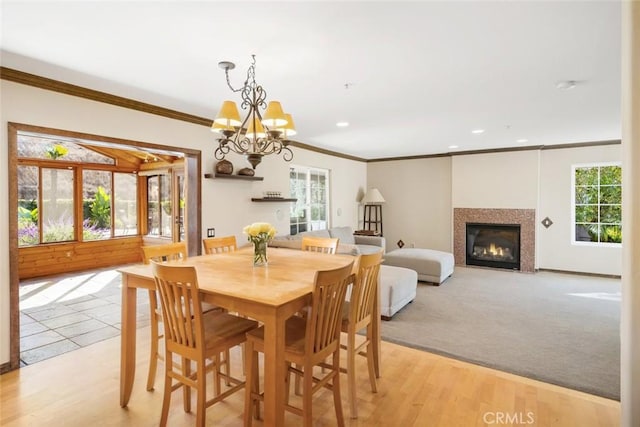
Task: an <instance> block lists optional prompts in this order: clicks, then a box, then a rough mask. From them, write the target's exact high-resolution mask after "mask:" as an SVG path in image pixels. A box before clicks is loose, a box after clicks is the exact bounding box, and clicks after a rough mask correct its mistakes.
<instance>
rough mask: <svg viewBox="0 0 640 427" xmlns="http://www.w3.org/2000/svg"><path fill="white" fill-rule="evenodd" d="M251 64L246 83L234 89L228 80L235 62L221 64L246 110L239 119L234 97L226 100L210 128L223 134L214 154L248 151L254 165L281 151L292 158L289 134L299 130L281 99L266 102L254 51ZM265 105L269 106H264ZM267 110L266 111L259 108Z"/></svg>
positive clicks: (247, 153)
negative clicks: (258, 77) (283, 106)
mask: <svg viewBox="0 0 640 427" xmlns="http://www.w3.org/2000/svg"><path fill="white" fill-rule="evenodd" d="M251 57H252V62H251V66H250V67H249V69H248V70H247V79H246V80H245V82H244V84H243V86H242V87H241V88H239V89H234V88H233V86H232V85H231V82H230V81H229V70H233V69H234V68H235V64H234V63H233V62H228V61H223V62H220V63H219V64H218V66H219V67H220V68H222V69H223V70H224V72H225V76H226V79H227V86H229V88H230V89H231V90H232V91H233V92H240V97H241V98H242V103H241V104H240V107H241V108H242V109H243V110H247V115H246V116H245V118H244V120H240V114H239V112H238V107H237V106H236V103H235V102H233V101H224V102H223V103H222V106H221V107H220V110H219V111H218V115H217V116H216V118H215V120H214V121H213V124H212V125H211V130H212V131H213V132H217V133H220V134H222V137H220V138H218V147H217V148H216V150H215V153H214V156H215V158H216V159H218V160H222V159H224V157H225V156H226V155H227V154H229V153H230V152H232V151H233V152H234V153H237V154H242V155H245V156H246V158H247V160H248V161H249V163H250V164H251V166H252V167H253V169H255V168H256V166H257V165H258V164H259V163H260V162H261V161H262V157H264V156H267V155H270V154H282V158H283V159H284V160H285V161H287V162H289V161H291V160H292V159H293V152H292V151H291V149H290V148H289V143H290V142H291V141H290V140H289V137H291V136H293V135H295V134H296V130H295V126H294V124H293V119H292V118H291V114H287V113H284V111H283V110H282V106H281V105H280V102H278V101H270V102H269V103H268V104H267V102H266V98H267V92H266V91H265V90H264V89H263V88H262V86H260V85H258V84H257V83H256V79H255V77H256V76H255V74H256V57H255V55H251ZM265 108H266V110H265ZM261 109H262V110H265V111H264V115H263V114H262V113H261V111H260V110H261Z"/></svg>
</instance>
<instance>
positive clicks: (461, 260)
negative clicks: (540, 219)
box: [453, 208, 536, 273]
mask: <svg viewBox="0 0 640 427" xmlns="http://www.w3.org/2000/svg"><path fill="white" fill-rule="evenodd" d="M467 224H488V225H504V224H515V225H519V226H520V244H519V245H518V246H517V248H518V256H519V259H520V263H519V270H520V271H521V272H524V273H533V272H534V271H535V259H536V257H535V253H536V231H535V230H536V211H535V209H489V208H453V256H454V258H455V260H456V265H467V253H466V252H467ZM489 247H491V246H489ZM508 268H510V269H511V268H516V269H518V267H517V266H514V267H508Z"/></svg>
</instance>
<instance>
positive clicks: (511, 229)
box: [466, 223, 520, 270]
mask: <svg viewBox="0 0 640 427" xmlns="http://www.w3.org/2000/svg"><path fill="white" fill-rule="evenodd" d="M466 236H467V239H466V264H467V265H478V266H483V267H494V268H506V269H510V270H520V225H519V224H484V223H466Z"/></svg>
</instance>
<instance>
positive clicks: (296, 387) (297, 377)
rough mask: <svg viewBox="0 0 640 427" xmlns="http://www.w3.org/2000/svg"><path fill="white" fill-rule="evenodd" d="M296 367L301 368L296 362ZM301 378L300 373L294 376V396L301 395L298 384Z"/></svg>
mask: <svg viewBox="0 0 640 427" xmlns="http://www.w3.org/2000/svg"><path fill="white" fill-rule="evenodd" d="M296 369H298V370H302V369H301V368H300V365H298V364H296ZM301 380H302V379H301V378H300V375H295V376H294V381H295V386H294V392H295V393H296V396H302V386H301V385H300V381H301Z"/></svg>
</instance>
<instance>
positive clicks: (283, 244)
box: [269, 237, 302, 249]
mask: <svg viewBox="0 0 640 427" xmlns="http://www.w3.org/2000/svg"><path fill="white" fill-rule="evenodd" d="M269 246H270V247H272V248H287V249H302V239H286V238H278V237H275V238H273V239H272V240H271V241H270V242H269Z"/></svg>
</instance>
